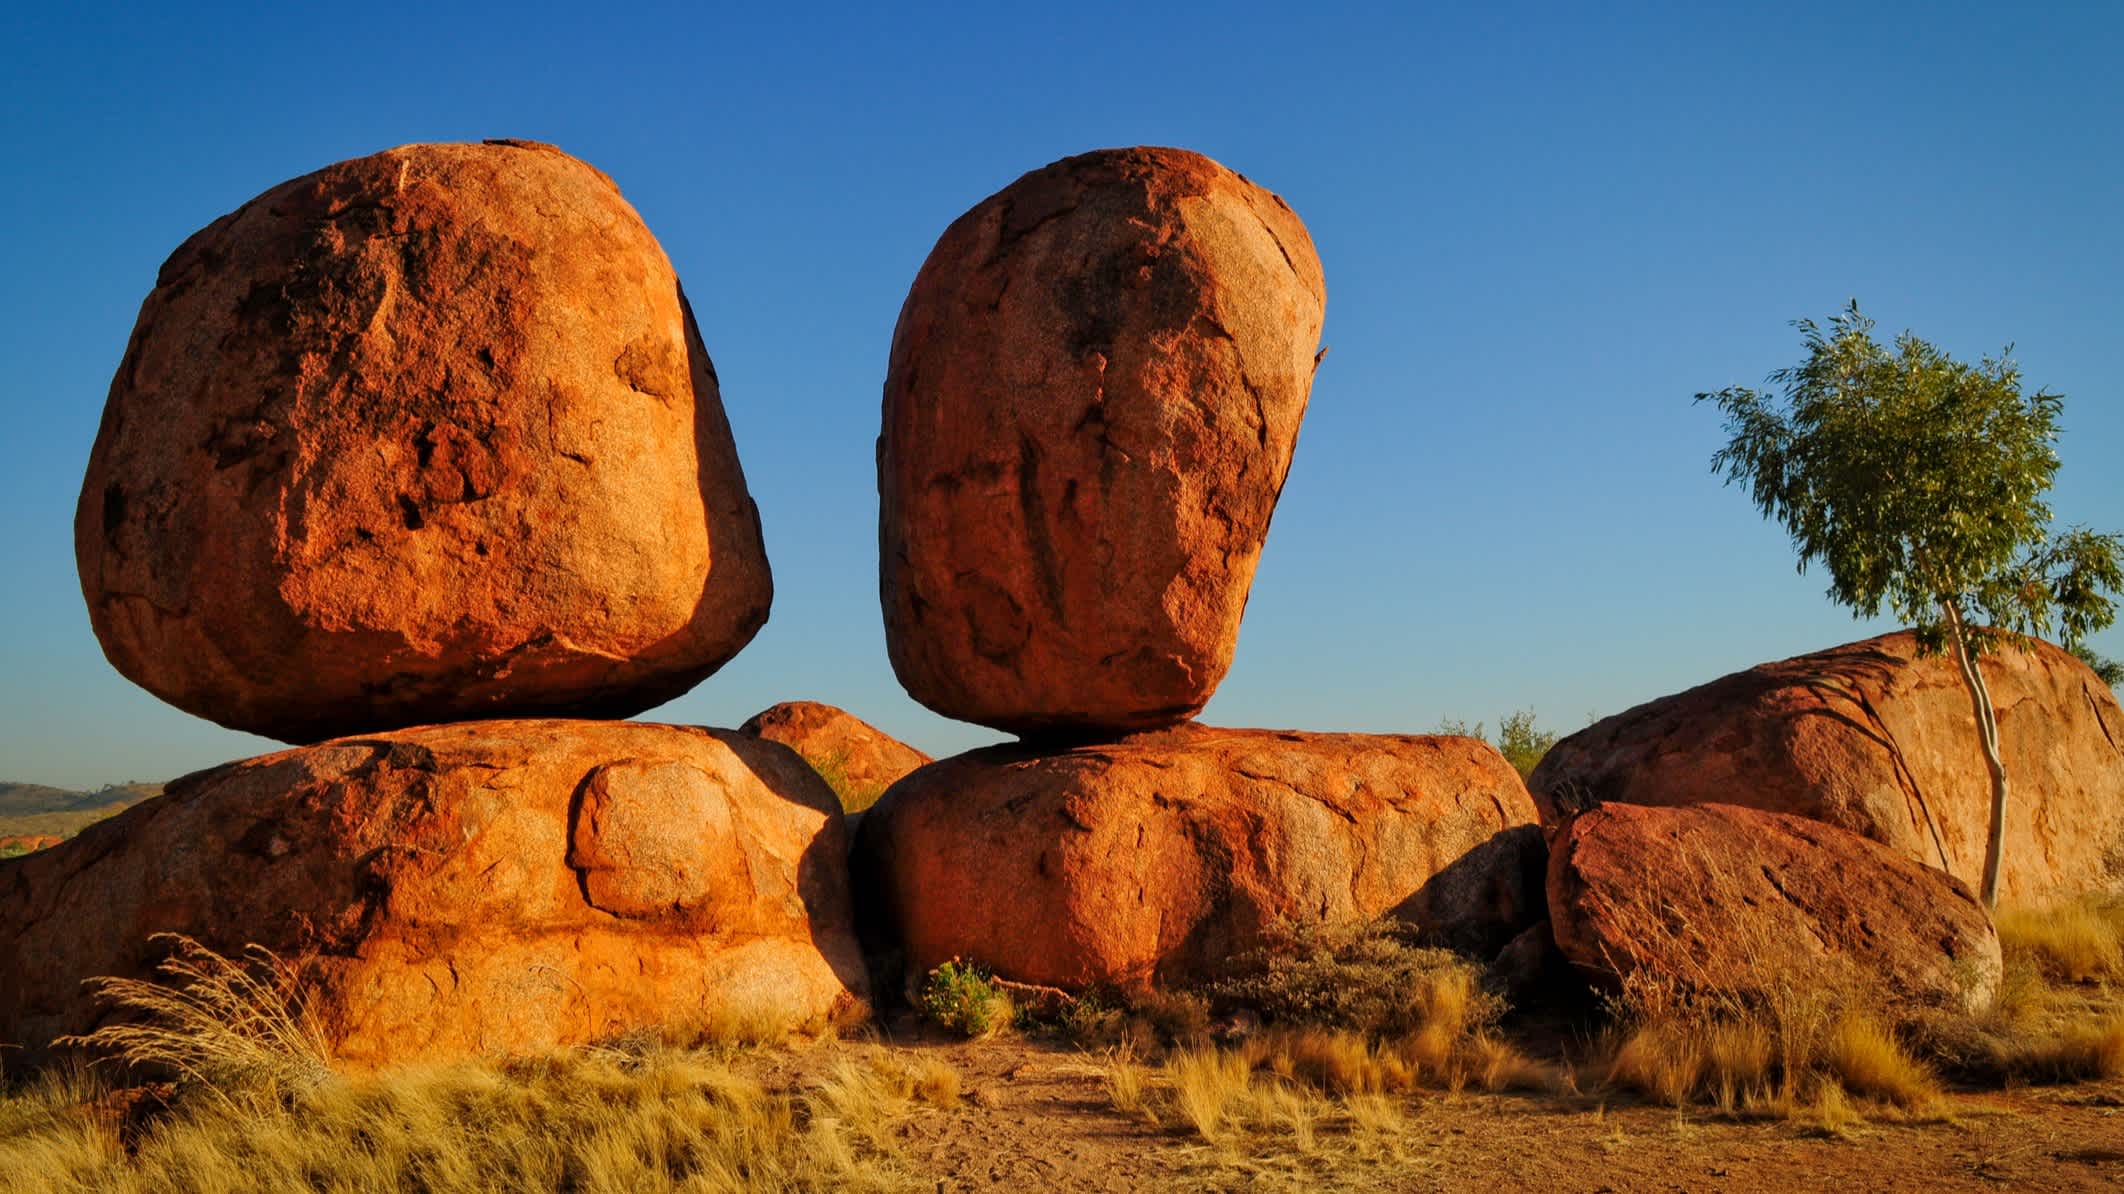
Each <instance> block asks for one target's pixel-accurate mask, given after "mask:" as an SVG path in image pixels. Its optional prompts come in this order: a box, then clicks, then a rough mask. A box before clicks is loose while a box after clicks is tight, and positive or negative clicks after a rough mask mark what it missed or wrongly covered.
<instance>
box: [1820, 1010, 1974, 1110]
mask: <svg viewBox="0 0 2124 1194" xmlns="http://www.w3.org/2000/svg"><path fill="white" fill-rule="evenodd" d="M1822 1064H1823V1068H1824V1069H1826V1070H1827V1071H1828V1072H1829V1073H1830V1074H1832V1075H1834V1076H1835V1077H1836V1080H1837V1082H1838V1083H1839V1084H1840V1085H1841V1086H1842V1087H1843V1088H1844V1089H1845V1090H1847V1091H1849V1092H1850V1093H1852V1094H1855V1095H1858V1096H1860V1097H1861V1098H1870V1099H1878V1100H1880V1101H1881V1102H1884V1103H1891V1104H1894V1105H1895V1106H1898V1107H1903V1108H1906V1109H1922V1108H1926V1107H1931V1106H1934V1105H1937V1104H1938V1103H1939V1101H1940V1100H1941V1098H1942V1097H1944V1094H1945V1092H1944V1091H1942V1090H1941V1089H1940V1082H1939V1078H1938V1076H1937V1075H1935V1074H1934V1073H1933V1072H1932V1070H1931V1068H1930V1067H1929V1066H1927V1065H1925V1063H1923V1062H1921V1061H1919V1060H1917V1059H1916V1058H1914V1057H1912V1056H1911V1055H1910V1052H1909V1050H1908V1049H1907V1048H1905V1047H1904V1045H1903V1043H1902V1042H1901V1041H1899V1040H1897V1039H1896V1037H1895V1035H1894V1034H1893V1033H1891V1032H1889V1031H1888V1030H1887V1029H1886V1028H1883V1027H1882V1026H1881V1024H1880V1022H1879V1021H1878V1020H1876V1019H1875V1018H1874V1017H1872V1016H1870V1015H1867V1014H1864V1013H1855V1014H1851V1015H1846V1016H1844V1017H1842V1018H1841V1019H1839V1020H1838V1021H1837V1022H1836V1025H1835V1027H1833V1028H1831V1029H1830V1031H1829V1033H1828V1035H1827V1037H1826V1038H1825V1040H1824V1042H1823V1049H1822Z"/></svg>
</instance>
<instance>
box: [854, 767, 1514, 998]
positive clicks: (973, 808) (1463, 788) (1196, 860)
mask: <svg viewBox="0 0 2124 1194" xmlns="http://www.w3.org/2000/svg"><path fill="white" fill-rule="evenodd" d="M1541 850H1542V842H1541V834H1540V830H1539V829H1538V828H1537V826H1536V824H1535V817H1534V806H1533V802H1532V801H1531V800H1529V799H1528V797H1527V794H1526V789H1525V787H1524V786H1523V785H1522V784H1521V783H1520V780H1519V774H1518V772H1516V771H1514V770H1513V769H1512V766H1511V764H1509V763H1507V762H1505V760H1504V758H1503V757H1502V756H1500V755H1499V754H1498V753H1497V752H1496V751H1495V750H1494V749H1492V748H1491V747H1490V746H1488V745H1487V744H1485V743H1483V742H1481V741H1478V740H1476V739H1471V738H1446V737H1403V736H1397V735H1370V734H1310V733H1284V732H1276V731H1270V730H1222V729H1211V728H1208V727H1205V726H1199V725H1187V726H1181V727H1179V728H1176V729H1172V730H1166V731H1159V732H1149V733H1144V734H1138V735H1134V736H1130V737H1126V738H1123V739H1120V740H1118V741H1114V742H1110V743H1106V744H1102V745H1085V746H1077V747H1072V748H1066V749H1059V750H1055V751H1052V752H1047V753H1040V752H1037V751H1035V750H1033V749H1032V748H1029V747H1025V746H999V747H989V748H986V749H982V750H976V751H972V752H970V753H967V754H962V755H958V756H956V757H953V758H949V759H945V760H943V761H941V762H938V763H932V764H930V765H929V766H927V767H924V768H922V769H921V770H920V771H917V772H915V773H914V774H912V775H910V776H908V777H907V778H906V779H903V780H901V781H900V782H899V783H897V784H895V785H893V787H892V789H891V790H890V791H888V792H887V793H886V794H885V797H884V799H882V800H881V801H879V802H878V804H877V806H876V807H874V808H873V809H871V811H870V812H869V813H868V814H866V815H865V817H864V822H863V825H862V827H861V829H860V830H859V831H858V833H857V854H856V859H855V868H856V872H857V875H858V880H857V882H858V888H859V899H862V900H863V901H864V903H865V906H866V907H874V908H875V909H876V910H877V911H878V912H879V913H881V914H882V918H883V919H884V920H886V921H887V922H889V923H888V924H887V925H886V926H885V929H886V932H885V933H884V934H881V935H884V936H887V937H888V938H889V939H892V940H896V941H897V942H898V943H899V945H900V946H901V947H902V948H903V949H904V952H905V962H906V965H907V968H908V971H909V973H911V974H921V973H925V972H927V971H928V970H929V969H931V968H933V967H935V966H937V965H939V964H941V963H943V962H946V961H949V960H950V959H952V958H953V957H961V958H965V959H967V960H969V961H973V962H978V963H981V964H984V965H987V966H991V967H993V968H994V970H995V973H996V974H997V975H999V976H1001V977H1003V978H1006V979H1011V980H1014V981H1018V982H1024V983H1035V984H1040V985H1044V986H1054V987H1062V988H1067V989H1071V990H1076V989H1081V988H1084V987H1087V986H1093V985H1101V984H1112V985H1118V986H1123V987H1140V986H1142V985H1144V984H1150V983H1155V984H1186V983H1190V982H1196V981H1200V980H1202V979H1205V978H1208V977H1212V976H1214V975H1215V974H1217V973H1218V970H1219V967H1220V966H1221V965H1222V964H1223V963H1224V962H1225V961H1226V960H1228V959H1229V958H1231V957H1233V956H1234V955H1237V954H1241V953H1244V952H1246V951H1247V950H1249V949H1252V948H1255V947H1257V946H1260V945H1262V944H1265V943H1266V942H1267V941H1268V940H1269V939H1271V938H1272V937H1273V936H1275V935H1277V934H1279V933H1280V932H1282V931H1284V930H1286V929H1289V928H1294V927H1302V926H1306V925H1328V926H1346V925H1351V924H1358V923H1363V922H1368V921H1372V920H1375V919H1378V918H1380V917H1393V918H1396V919H1399V920H1401V921H1404V922H1406V923H1408V924H1411V925H1413V926H1415V927H1417V928H1418V929H1419V930H1421V931H1422V932H1423V933H1424V934H1425V935H1426V936H1428V937H1430V938H1432V939H1434V940H1436V941H1438V942H1439V943H1442V944H1447V945H1453V946H1458V947H1460V948H1464V949H1469V950H1474V951H1479V952H1481V953H1483V954H1484V955H1485V956H1487V955H1488V954H1489V953H1491V952H1494V951H1495V950H1496V949H1497V948H1498V947H1500V946H1502V945H1503V944H1504V943H1505V942H1506V941H1507V940H1509V939H1510V938H1511V937H1512V936H1513V935H1514V934H1515V933H1517V932H1518V931H1519V930H1521V929H1522V928H1524V927H1525V926H1527V925H1528V924H1531V923H1532V922H1533V921H1535V920H1536V919H1538V918H1539V917H1540V916H1541V915H1542V912H1541V903H1542V894H1541Z"/></svg>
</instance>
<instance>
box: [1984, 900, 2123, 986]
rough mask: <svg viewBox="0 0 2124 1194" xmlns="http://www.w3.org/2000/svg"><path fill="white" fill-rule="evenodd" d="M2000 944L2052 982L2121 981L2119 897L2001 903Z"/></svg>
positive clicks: (2121, 909) (2121, 904)
mask: <svg viewBox="0 0 2124 1194" xmlns="http://www.w3.org/2000/svg"><path fill="white" fill-rule="evenodd" d="M1997 923H1998V929H1999V945H2000V947H2001V948H2003V949H2004V950H2005V951H2006V954H2007V956H2008V957H2009V958H2013V957H2018V958H2020V959H2022V960H2024V961H2025V962H2027V963H2028V964H2029V965H2030V967H2031V968H2032V969H2034V970H2035V971H2036V972H2037V973H2040V974H2041V975H2043V976H2044V977H2045V978H2048V979H2051V980H2052V981H2057V982H2068V983H2087V982H2109V983H2118V982H2124V899H2115V898H2111V899H2087V900H2080V901H2077V902H2072V903H2063V904H2053V905H2049V906H2046V907H2041V908H2006V909H2001V910H2000V912H1999V915H1998V919H1997Z"/></svg>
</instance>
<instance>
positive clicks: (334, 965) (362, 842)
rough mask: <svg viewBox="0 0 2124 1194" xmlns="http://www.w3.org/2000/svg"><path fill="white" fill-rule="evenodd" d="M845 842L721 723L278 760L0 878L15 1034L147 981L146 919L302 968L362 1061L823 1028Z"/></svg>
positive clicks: (793, 784)
mask: <svg viewBox="0 0 2124 1194" xmlns="http://www.w3.org/2000/svg"><path fill="white" fill-rule="evenodd" d="M846 850H847V841H846V837H845V831H844V828H843V824H842V819H841V812H840V809H839V807H838V806H837V805H836V804H835V803H834V800H833V795H832V793H831V792H829V791H827V790H826V785H825V784H824V783H823V782H821V781H820V779H819V777H818V776H817V775H815V774H813V773H812V771H811V769H810V768H808V767H806V766H804V764H803V761H802V760H801V759H799V758H798V757H797V756H796V755H795V754H794V753H793V752H791V751H789V750H788V749H786V748H784V747H782V746H780V745H777V744H775V743H770V742H761V741H759V740H758V739H756V738H752V737H750V736H748V735H744V734H738V733H733V732H730V731H726V730H706V729H697V728H691V727H678V726H655V725H642V724H637V723H632V722H584V721H490V722H476V723H464V724H459V725H449V726H435V727H430V728H425V729H418V730H405V731H400V732H397V733H392V734H383V735H377V736H375V737H366V738H344V739H339V740H336V741H332V742H328V743H324V744H321V745H318V746H312V747H307V748H303V749H299V750H290V751H283V752H281V753H279V754H273V755H266V756H264V757H262V758H257V759H251V760H248V761H246V762H241V763H233V764H230V765H228V766H225V767H220V768H216V769H214V770H212V771H205V772H201V773H199V774H197V775H193V776H189V777H187V778H185V779H183V780H180V781H178V782H177V783H175V784H172V785H171V786H170V788H169V790H168V791H167V792H166V793H165V794H164V795H163V796H161V797H159V798H157V799H154V800H149V801H146V802H145V803H142V804H140V805H137V806H135V807H134V808H132V809H130V810H128V811H126V812H125V813H122V814H120V815H119V816H117V817H115V818H112V819H111V820H108V821H104V822H101V823H98V824H96V825H93V826H90V827H89V828H88V829H86V830H83V831H82V833H81V834H80V835H79V836H78V837H76V838H74V839H72V840H70V841H68V842H66V843H65V844H63V845H61V846H59V847H57V848H54V849H51V850H46V851H43V852H42V853H38V854H33V855H29V856H27V857H24V858H21V859H16V860H13V861H9V862H5V863H0V1043H5V1044H11V1045H20V1046H25V1047H27V1049H28V1050H29V1052H30V1054H31V1055H32V1056H35V1055H36V1054H38V1053H40V1052H41V1051H42V1050H43V1049H44V1047H45V1046H46V1045H47V1043H48V1042H50V1041H51V1040H52V1038H53V1037H55V1036H58V1035H60V1034H64V1033H77V1032H81V1031H84V1030H86V1029H88V1028H90V1027H91V1026H92V1025H94V1024H95V1023H96V1022H97V1020H98V1017H99V1015H101V1014H104V1013H103V1011H102V1009H100V1008H99V1007H98V1005H97V1004H96V1003H95V1002H94V1001H93V1000H92V999H91V998H90V997H89V996H88V995H87V994H86V993H85V992H84V991H83V990H82V989H81V986H80V984H81V980H83V979H84V978H88V977H91V976H95V975H135V976H144V975H147V974H149V973H150V972H151V970H152V967H153V964H154V962H155V961H156V960H157V958H158V956H159V955H158V954H157V952H156V950H155V949H154V948H152V947H151V946H150V945H149V942H148V937H149V936H150V935H151V934H154V933H159V932H178V933H184V934H187V935H189V936H191V937H194V938H196V939H198V940H199V941H201V942H202V943H204V944H206V945H207V946H208V947H210V948H212V949H215V950H217V951H218V952H221V953H223V954H226V955H230V956H234V955H235V954H236V953H237V952H238V951H239V950H241V949H242V947H243V946H245V945H246V944H249V943H253V942H256V943H259V944H262V945H265V946H267V947H268V948H270V949H272V950H274V951H275V952H276V953H278V954H279V955H280V956H281V957H283V958H285V959H289V960H300V963H301V969H302V972H303V975H304V994H305V996H306V997H307V999H308V1000H309V1002H310V1004H311V1006H312V1007H314V1008H315V1009H316V1010H317V1011H318V1013H319V1014H320V1016H321V1018H322V1021H323V1024H324V1027H325V1032H326V1035H327V1037H328V1038H329V1040H330V1042H331V1045H332V1048H333V1051H334V1053H335V1056H336V1057H337V1058H338V1060H340V1061H341V1062H342V1063H344V1064H346V1065H348V1066H351V1067H355V1068H369V1067H377V1066H383V1065H389V1064H397V1063H403V1062H411V1061H426V1060H442V1059H449V1058H461V1057H469V1056H474V1055H479V1054H488V1053H497V1052H530V1051H537V1050H542V1049H547V1048H551V1047H555V1046H563V1045H571V1044H578V1043H581V1042H585V1041H594V1040H599V1039H604V1038H609V1037H611V1036H614V1035H617V1034H620V1033H624V1032H627V1031H630V1030H633V1029H638V1028H644V1027H649V1026H657V1025H676V1026H678V1027H680V1028H685V1027H688V1026H698V1025H699V1024H701V1023H702V1022H703V1021H705V1020H710V1019H713V1018H715V1017H717V1016H719V1015H723V1014H726V1013H736V1014H741V1015H743V1014H750V1013H752V1012H756V1011H759V1010H762V1009H765V1010H770V1011H772V1012H775V1013H778V1014H781V1015H785V1016H787V1017H789V1018H790V1019H791V1020H792V1021H799V1020H803V1019H806V1018H809V1017H816V1016H821V1015H825V1014H827V1013H829V1012H830V1011H831V1010H832V1009H833V1008H834V1007H835V1006H836V1005H837V1004H839V1003H841V1002H842V1001H845V1000H848V999H850V998H852V997H855V996H859V995H860V994H861V993H862V992H863V991H864V989H865V986H866V979H865V977H864V973H863V962H862V958H861V956H860V954H859V952H858V951H857V949H856V946H855V938H854V930H853V925H852V922H851V920H850V906H849V899H848V888H847V878H846V872H845V870H844V865H845V863H844V859H845V855H846ZM10 1056H15V1055H14V1054H10Z"/></svg>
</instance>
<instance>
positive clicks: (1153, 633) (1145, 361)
mask: <svg viewBox="0 0 2124 1194" xmlns="http://www.w3.org/2000/svg"><path fill="white" fill-rule="evenodd" d="M1325 302H1326V290H1325V285H1324V283H1323V281H1322V278H1321V272H1320V262H1319V259H1318V257H1317V256H1316V255H1315V254H1314V251H1313V245H1312V241H1311V239H1310V238H1309V237H1308V236H1307V235H1306V231H1305V226H1304V225H1303V224H1301V223H1299V221H1298V217H1297V216H1296V215H1294V214H1292V212H1291V209H1290V208H1289V207H1288V206H1287V205H1286V204H1285V203H1284V202H1283V201H1282V200H1281V199H1279V198H1277V197H1276V196H1275V195H1273V194H1271V193H1269V192H1268V191H1266V190H1264V189H1262V188H1261V187H1259V186H1256V185H1254V184H1253V183H1251V182H1249V181H1247V180H1246V179H1245V178H1243V177H1241V176H1240V175H1238V174H1235V173H1233V172H1232V171H1230V170H1227V169H1225V168H1224V167H1223V166H1220V165H1218V164H1217V163H1216V162H1213V161H1211V160H1210V159H1208V158H1206V157H1203V156H1201V155H1200V154H1195V153H1189V152H1186V151H1184V150H1178V149H1112V150H1102V151H1099V152H1096V153H1088V154H1083V155H1080V156H1078V157H1073V158H1068V159H1065V160H1063V161H1060V162H1056V163H1055V164H1053V165H1051V166H1047V167H1045V168H1044V169H1040V170H1035V171H1033V172H1032V173H1031V174H1028V175H1026V176H1025V177H1023V178H1021V179H1019V180H1018V181H1016V182H1014V183H1012V184H1011V185H1010V186H1008V187H1006V188H1004V189H1003V190H1002V191H1000V192H998V193H997V194H995V195H993V196H990V197H989V198H988V199H986V200H984V201H983V202H981V203H980V204H979V205H978V206H976V207H975V208H974V209H973V210H972V211H969V212H967V213H966V214H965V215H963V216H961V217H959V219H958V220H957V221H956V222H955V223H953V224H952V225H951V227H950V228H949V229H947V230H946V231H945V233H944V236H943V238H942V239H941V240H939V241H938V242H937V245H936V248H935V249H934V250H932V251H931V253H930V255H929V259H928V260H927V261H926V262H924V263H923V265H922V269H921V272H920V273H919V274H918V275H917V277H916V278H915V282H914V287H913V289H912V290H911V291H910V293H909V294H908V296H907V302H906V305H905V307H903V308H902V310H901V312H900V320H899V325H898V327H897V328H896V329H895V330H894V333H893V344H892V362H891V368H890V372H889V375H888V377H887V379H886V383H885V401H884V430H883V434H882V436H881V437H880V439H879V441H878V491H879V495H880V499H881V508H880V521H879V541H880V543H879V546H880V567H881V576H880V589H881V596H882V599H883V605H884V613H885V630H886V643H887V646H888V648H889V650H890V653H891V657H892V664H893V669H894V670H895V671H896V672H897V673H898V675H899V678H900V682H901V683H902V684H903V685H905V686H906V688H907V691H908V692H909V693H910V694H912V695H913V696H914V698H915V699H916V700H918V701H920V702H922V703H923V704H924V705H927V706H929V707H930V708H931V709H933V710H935V711H937V712H938V713H942V714H944V715H945V716H947V717H955V718H959V719H961V720H964V721H971V722H978V723H980V724H982V725H987V726H992V727H995V728H997V729H1001V730H1007V731H1010V732H1013V733H1018V734H1026V735H1038V734H1043V733H1055V734H1062V735H1067V734H1073V733H1082V732H1098V731H1115V730H1137V729H1151V728H1157V727H1160V726H1167V725H1173V724H1176V723H1178V722H1181V721H1184V720H1186V719H1187V718H1189V717H1191V716H1193V715H1194V714H1195V713H1196V712H1198V711H1199V710H1200V709H1201V708H1202V706H1203V705H1204V704H1205V703H1206V702H1207V701H1208V700H1209V698H1210V694H1211V693H1212V692H1214V691H1215V690H1216V687H1217V684H1218V682H1219V681H1220V680H1222V679H1223V678H1224V673H1225V671H1226V669H1228V668H1229V667H1230V666H1231V661H1232V652H1233V649H1234V648H1235V646H1236V645H1237V642H1238V636H1239V619H1240V615H1241V614H1242V613H1243V612H1244V611H1245V608H1246V598H1247V592H1248V589H1249V588H1250V586H1251V585H1252V583H1253V575H1254V566H1255V564H1256V562H1257V561H1258V560H1259V559H1260V555H1261V545H1262V542H1263V540H1264V539H1265V538H1266V537H1267V535H1268V528H1269V519H1270V516H1271V515H1272V514H1273V513H1274V511H1275V507H1276V499H1277V496H1278V495H1279V494H1280V493H1281V492H1282V489H1283V481H1284V476H1285V474H1286V473H1287V472H1288V470H1289V468H1290V462H1291V452H1292V450H1293V448H1294V447H1295V446H1296V444H1297V440H1298V425H1299V421H1300V420H1301V419H1302V418H1303V417H1304V414H1305V406H1306V399H1307V396H1308V394H1309V393H1310V391H1311V388H1312V380H1313V368H1314V365H1315V362H1316V348H1317V346H1318V344H1319V339H1320V325H1321V319H1322V315H1323V311H1324V304H1325Z"/></svg>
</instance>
